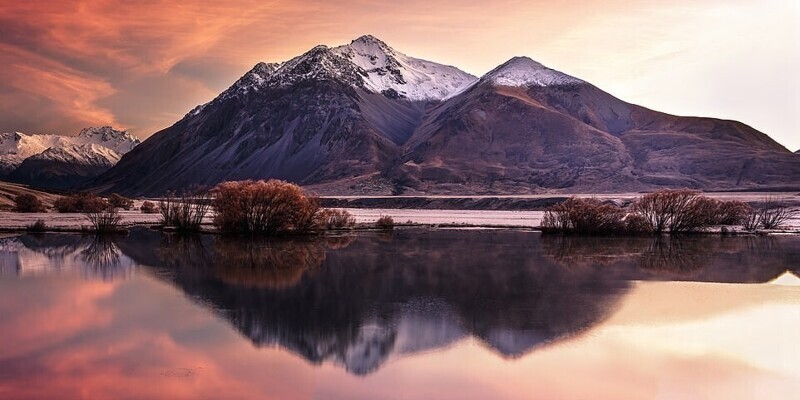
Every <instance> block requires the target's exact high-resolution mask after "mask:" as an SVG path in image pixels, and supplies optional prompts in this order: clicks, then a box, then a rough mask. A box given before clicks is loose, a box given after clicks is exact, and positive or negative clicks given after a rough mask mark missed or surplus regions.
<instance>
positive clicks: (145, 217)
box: [0, 208, 800, 232]
mask: <svg viewBox="0 0 800 400" xmlns="http://www.w3.org/2000/svg"><path fill="white" fill-rule="evenodd" d="M346 210H347V211H349V212H350V213H351V214H353V216H354V217H355V219H356V223H373V222H375V221H377V220H378V218H380V217H381V216H384V215H388V216H390V217H392V219H393V220H394V222H395V224H405V223H414V224H425V225H440V224H445V225H451V224H455V225H467V226H475V225H477V226H486V227H492V226H496V227H502V226H518V227H538V226H539V225H541V222H542V217H543V216H544V211H480V210H414V209H366V208H347V209H346ZM120 214H121V215H122V224H123V225H135V224H138V225H155V224H158V223H160V219H161V216H160V215H159V214H142V213H140V212H138V211H122V212H120ZM39 219H42V220H44V221H45V223H46V224H47V226H48V227H54V228H67V229H77V228H80V227H82V226H88V225H89V221H88V220H87V219H86V216H84V215H83V214H73V213H64V214H60V213H32V214H19V213H13V212H0V228H5V229H23V228H25V227H27V226H29V225H33V224H34V223H35V222H36V221H37V220H39ZM204 222H205V223H208V224H210V223H211V217H210V216H209V217H206V219H205V221H204ZM736 230H740V229H736ZM784 230H788V231H795V232H797V231H800V215H798V216H797V217H796V218H793V219H791V220H789V221H788V222H787V223H786V224H785V227H784Z"/></svg>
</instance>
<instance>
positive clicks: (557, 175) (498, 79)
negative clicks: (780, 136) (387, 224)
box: [394, 57, 800, 193]
mask: <svg viewBox="0 0 800 400" xmlns="http://www.w3.org/2000/svg"><path fill="white" fill-rule="evenodd" d="M406 149H407V150H406V154H405V155H404V157H403V159H402V160H401V161H402V165H401V166H400V167H399V170H400V172H396V173H395V174H394V175H395V176H402V177H406V179H407V181H406V182H405V184H406V185H408V186H411V187H413V188H415V189H417V190H419V191H423V192H430V191H435V190H441V189H442V188H443V187H447V188H448V190H450V191H459V189H460V188H463V187H465V186H466V187H476V188H488V189H489V190H491V191H494V192H500V193H524V192H527V191H529V190H530V188H550V189H564V190H569V191H584V192H593V191H602V192H614V191H627V190H641V189H649V188H655V187H661V186H667V187H691V188H698V189H736V188H753V187H765V186H770V185H774V186H781V185H794V186H796V187H798V186H800V163H798V162H797V160H795V159H793V157H792V154H791V153H790V152H789V151H787V150H786V149H785V148H783V147H782V146H781V145H780V144H778V143H776V142H775V141H774V140H772V139H770V138H769V137H768V136H767V135H765V134H763V133H761V132H758V131H756V130H754V129H752V128H750V127H748V126H746V125H744V124H742V123H739V122H735V121H724V120H718V119H711V118H695V117H676V116H672V115H668V114H664V113H659V112H655V111H652V110H649V109H646V108H644V107H640V106H637V105H634V104H629V103H626V102H623V101H622V100H619V99H617V98H615V97H613V96H611V95H610V94H608V93H606V92H603V91H602V90H600V89H598V88H597V87H595V86H593V85H591V84H589V83H587V82H585V81H582V80H580V79H577V78H574V77H571V76H569V75H566V74H563V73H561V72H558V71H555V70H552V69H549V68H547V67H544V66H543V65H541V64H539V63H537V62H535V61H533V60H531V59H529V58H526V57H517V58H513V59H511V60H510V61H508V62H506V63H505V64H503V65H501V66H499V67H497V68H496V69H494V70H492V71H490V72H489V73H488V74H486V75H485V76H484V77H482V78H481V80H480V81H479V82H478V83H476V84H475V85H474V86H472V87H471V88H470V89H469V90H467V91H464V92H463V93H461V94H459V95H457V96H455V97H453V98H451V99H449V100H448V101H447V102H445V103H444V104H442V105H440V106H439V107H438V108H436V109H434V110H432V111H431V112H430V113H429V114H428V115H427V116H426V118H424V119H423V122H422V124H421V125H420V128H419V129H417V131H416V132H415V134H414V137H413V138H412V139H411V140H410V141H409V143H408V144H407V145H406Z"/></svg>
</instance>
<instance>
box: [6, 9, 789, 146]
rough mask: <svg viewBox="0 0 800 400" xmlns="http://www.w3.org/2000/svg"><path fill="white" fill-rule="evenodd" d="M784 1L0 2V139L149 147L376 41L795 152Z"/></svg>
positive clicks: (412, 53)
mask: <svg viewBox="0 0 800 400" xmlns="http://www.w3.org/2000/svg"><path fill="white" fill-rule="evenodd" d="M799 4H800V2H797V1H796V0H672V1H669V2H665V1H656V0H605V1H591V0H563V1H558V2H555V1H551V0H519V1H518V0H492V1H457V0H405V1H384V2H380V1H368V0H345V1H332V0H327V1H325V0H322V1H316V0H312V1H300V0H271V1H270V0H266V1H265V0H241V1H236V2H233V1H232V2H225V1H219V0H208V1H206V0H203V1H183V2H174V1H169V0H145V1H136V2H132V1H123V0H97V1H63V2H61V1H59V2H53V1H49V0H45V1H39V0H28V1H25V2H22V1H18V0H13V1H12V0H0V66H1V67H0V132H8V131H21V132H27V133H61V134H75V133H77V132H78V131H79V130H80V129H81V128H83V127H86V126H97V125H112V126H114V127H117V128H124V129H128V130H129V131H130V132H131V133H133V134H135V135H137V136H139V137H141V138H146V137H149V136H150V135H152V134H153V133H155V132H157V131H158V130H160V129H163V128H165V127H168V126H170V125H172V124H173V123H174V122H176V121H177V120H179V119H180V118H181V117H182V116H183V115H184V114H185V113H186V112H188V111H189V110H191V109H192V108H194V107H195V106H196V105H198V104H202V103H205V102H207V101H209V100H211V99H213V98H214V97H215V96H216V95H217V94H219V93H220V92H221V91H223V90H224V89H225V88H227V87H228V86H230V85H231V84H232V83H233V82H234V81H235V80H236V79H237V78H238V77H240V76H241V75H243V74H244V73H245V72H247V71H248V70H249V69H250V68H252V66H253V65H255V64H256V63H257V62H259V61H267V62H279V61H284V60H287V59H289V58H292V57H294V56H297V55H299V54H302V53H303V52H305V51H307V50H309V49H310V48H312V47H313V46H315V45H317V44H326V45H331V46H332V45H339V44H346V43H349V42H350V41H351V40H353V39H355V38H356V37H358V36H361V35H364V34H372V35H374V36H376V37H378V38H380V39H381V40H383V41H384V42H386V43H388V44H389V45H390V46H392V47H393V48H395V49H396V50H398V51H401V52H403V53H406V54H408V55H410V56H414V57H418V58H423V59H428V60H431V61H436V62H440V63H444V64H450V65H455V66H457V67H459V68H461V69H463V70H465V71H467V72H470V73H472V74H475V75H482V74H484V73H486V72H488V71H489V70H491V69H492V68H494V67H495V66H497V65H499V64H501V63H503V62H504V61H506V60H508V59H509V58H511V57H513V56H519V55H525V56H529V57H531V58H533V59H534V60H537V61H539V62H541V63H543V64H545V65H547V66H549V67H551V68H554V69H557V70H560V71H562V72H565V73H568V74H571V75H574V76H576V77H579V78H581V79H583V80H586V81H589V82H591V83H593V84H594V85H596V86H598V87H600V88H601V89H603V90H605V91H607V92H609V93H611V94H613V95H615V96H617V97H619V98H621V99H623V100H625V101H628V102H632V103H635V104H639V105H642V106H645V107H648V108H651V109H655V110H659V111H664V112H668V113H672V114H678V115H695V116H708V117H717V118H725V119H735V120H739V121H742V122H744V123H746V124H748V125H750V126H753V127H754V128H756V129H758V130H761V131H762V132H765V133H767V134H768V135H770V136H771V137H772V138H774V139H775V140H777V141H778V142H780V143H781V144H783V145H784V146H786V147H787V148H789V149H790V150H792V151H794V150H798V149H800V74H798V72H797V71H800V5H799Z"/></svg>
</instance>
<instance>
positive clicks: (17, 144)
mask: <svg viewBox="0 0 800 400" xmlns="http://www.w3.org/2000/svg"><path fill="white" fill-rule="evenodd" d="M139 143H140V141H139V139H137V138H136V137H134V136H132V135H130V134H129V133H127V132H125V131H119V130H116V129H113V128H111V127H110V126H104V127H92V128H84V129H82V130H81V131H80V133H78V135H77V136H62V135H52V134H46V135H28V134H24V133H20V132H15V133H3V134H0V177H2V179H5V180H9V181H12V182H18V183H25V184H29V185H32V186H37V187H43V188H51V189H66V188H74V187H77V186H79V185H81V184H83V183H85V182H86V180H87V179H89V178H93V177H96V176H98V175H100V174H101V173H103V172H105V171H106V170H108V169H109V168H111V167H112V166H114V164H116V163H117V162H118V161H119V160H120V158H121V157H122V155H123V154H125V153H127V152H129V151H131V150H132V149H133V148H134V147H136V146H137V145H138V144H139Z"/></svg>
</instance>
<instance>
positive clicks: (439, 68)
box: [189, 35, 478, 115]
mask: <svg viewBox="0 0 800 400" xmlns="http://www.w3.org/2000/svg"><path fill="white" fill-rule="evenodd" d="M302 80H318V81H322V80H335V81H340V82H345V83H348V84H350V85H351V86H353V87H356V88H360V89H363V90H366V91H368V92H372V93H379V94H383V95H385V96H387V97H390V98H397V99H407V100H410V101H441V100H443V99H445V98H447V97H449V96H451V95H452V94H454V93H457V92H460V91H462V90H463V89H465V88H467V87H469V86H471V85H472V84H474V83H475V82H477V80H478V78H477V77H475V76H473V75H470V74H468V73H466V72H464V71H461V70H460V69H458V68H456V67H452V66H449V65H442V64H438V63H435V62H431V61H425V60H421V59H418V58H414V57H409V56H407V55H405V54H403V53H400V52H398V51H396V50H394V49H392V48H391V47H389V45H387V44H386V43H384V42H383V41H381V40H380V39H377V38H375V37H374V36H371V35H365V36H361V37H359V38H358V39H355V40H353V41H352V42H350V44H347V45H343V46H338V47H333V48H331V47H328V46H324V45H320V46H316V47H314V48H312V49H311V50H309V51H307V52H306V53H304V54H303V55H301V56H298V57H295V58H293V59H291V60H289V61H285V62H282V63H264V62H261V63H258V64H256V66H255V67H253V69H251V70H250V71H249V72H247V73H246V74H245V75H244V76H242V77H241V78H240V79H239V80H238V81H236V83H234V84H233V85H232V86H231V87H230V88H229V89H228V90H226V91H225V92H223V93H222V94H221V95H220V98H223V99H224V98H229V97H231V96H236V95H240V94H246V93H249V92H253V91H259V90H262V89H263V88H266V87H285V86H290V85H293V84H295V83H297V82H299V81H302ZM205 106H206V105H201V106H198V107H197V108H195V109H194V110H192V111H191V112H190V113H189V114H190V115H195V114H197V113H199V112H200V111H201V110H202V109H203V108H204V107H205Z"/></svg>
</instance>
